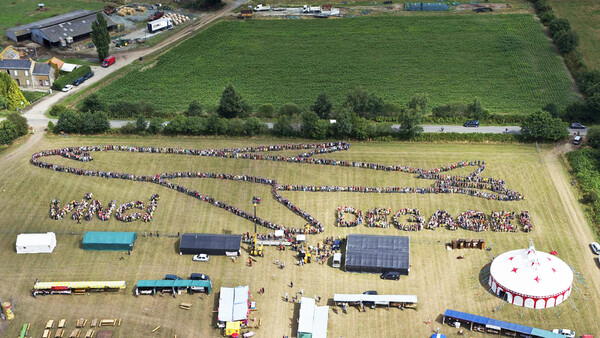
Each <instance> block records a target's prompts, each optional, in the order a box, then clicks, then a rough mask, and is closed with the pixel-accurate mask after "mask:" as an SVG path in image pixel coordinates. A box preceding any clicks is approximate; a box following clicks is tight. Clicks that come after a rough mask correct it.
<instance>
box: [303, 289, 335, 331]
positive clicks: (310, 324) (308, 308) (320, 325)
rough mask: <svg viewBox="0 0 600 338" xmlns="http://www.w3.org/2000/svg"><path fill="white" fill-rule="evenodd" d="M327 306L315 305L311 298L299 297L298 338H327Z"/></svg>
mask: <svg viewBox="0 0 600 338" xmlns="http://www.w3.org/2000/svg"><path fill="white" fill-rule="evenodd" d="M328 319H329V306H316V304H315V300H314V299H313V298H307V297H302V298H301V299H300V317H299V318H298V338H327V323H328Z"/></svg>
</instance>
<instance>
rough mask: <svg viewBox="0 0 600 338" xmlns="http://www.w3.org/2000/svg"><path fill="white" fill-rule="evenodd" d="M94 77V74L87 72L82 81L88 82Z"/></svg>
mask: <svg viewBox="0 0 600 338" xmlns="http://www.w3.org/2000/svg"><path fill="white" fill-rule="evenodd" d="M93 76H94V72H89V73H87V74H85V75H84V76H83V78H84V79H86V80H89V79H91V78H92V77H93Z"/></svg>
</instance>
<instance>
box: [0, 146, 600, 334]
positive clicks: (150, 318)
mask: <svg viewBox="0 0 600 338" xmlns="http://www.w3.org/2000/svg"><path fill="white" fill-rule="evenodd" d="M292 142H302V141H301V140H297V141H295V140H286V141H285V142H282V141H281V140H276V139H251V140H248V139H221V138H166V137H157V138H143V139H141V138H139V137H111V136H100V137H97V136H96V137H76V136H75V137H73V136H71V137H69V138H63V137H59V136H46V137H45V138H43V139H42V140H41V141H40V142H39V143H38V144H36V145H35V146H34V147H31V146H29V145H28V144H24V145H21V146H20V147H19V148H17V149H15V150H14V152H13V151H8V152H4V153H3V154H0V173H4V175H0V191H1V193H0V213H1V214H2V217H1V218H0V229H2V230H1V231H2V234H3V235H2V236H1V237H0V260H1V261H2V262H3V274H2V280H1V281H0V287H1V288H2V290H3V295H4V298H3V300H4V301H6V300H11V301H12V302H13V304H14V306H15V314H16V319H15V320H14V321H13V322H11V323H10V324H9V325H8V326H5V323H2V324H0V325H3V326H0V335H3V336H7V337H13V336H17V335H18V331H19V330H20V327H21V325H22V324H23V323H27V322H30V323H32V330H33V331H32V332H33V333H32V335H33V336H39V335H41V332H42V327H43V324H44V323H45V322H46V320H48V319H55V320H58V319H60V318H67V320H68V321H71V322H75V320H76V319H77V318H80V317H86V318H120V319H122V324H121V326H120V327H116V328H114V329H115V331H116V336H117V337H141V336H146V335H150V333H151V331H152V330H153V329H154V328H156V327H157V326H159V325H160V326H161V328H160V329H159V330H158V331H156V332H155V333H154V336H162V337H173V336H174V335H177V336H178V337H218V336H221V332H219V331H217V330H216V329H214V328H213V326H214V323H215V320H216V315H215V314H214V312H213V311H214V310H216V304H217V302H218V290H219V288H220V287H221V286H236V285H250V290H251V291H252V294H253V300H254V301H256V305H257V308H258V311H257V312H253V314H252V317H258V318H260V319H261V320H262V326H261V327H260V328H259V329H254V330H255V331H257V336H261V337H263V336H264V337H276V336H282V335H289V336H293V335H295V333H296V332H295V329H296V326H297V324H296V318H297V315H298V309H299V306H298V304H291V303H285V302H284V301H283V299H282V298H283V297H284V295H285V294H286V293H289V294H290V296H293V295H294V293H295V292H298V291H299V290H301V289H302V290H303V291H304V294H305V295H306V296H309V297H312V296H313V295H314V294H316V295H319V296H321V297H322V298H323V300H324V301H326V302H329V301H330V299H331V298H332V297H333V294H334V293H362V292H363V291H366V290H378V291H379V293H380V294H414V295H417V296H418V300H419V302H418V309H417V310H411V309H406V310H404V311H402V310H399V309H389V310H386V309H383V308H378V309H375V310H373V309H367V311H366V312H359V311H357V310H356V309H355V308H352V307H351V308H350V309H349V311H348V313H343V312H342V310H341V309H340V308H336V309H334V308H333V307H332V308H331V309H330V310H329V330H328V331H329V335H330V336H331V337H337V336H344V337H348V336H359V337H373V338H375V337H381V336H383V335H386V334H387V335H389V334H390V333H392V335H393V336H397V337H414V336H426V335H428V334H431V332H432V330H434V329H435V328H436V327H438V326H439V327H441V328H442V332H443V333H445V334H447V335H448V336H450V337H455V336H456V330H455V329H451V328H450V327H448V326H446V325H442V324H440V323H439V322H438V320H439V319H440V314H442V313H443V312H444V310H445V309H447V308H449V309H454V310H459V311H464V312H470V313H474V314H478V315H482V316H488V317H491V318H496V319H501V320H506V321H509V322H515V323H519V324H523V325H531V326H535V327H539V328H542V329H546V330H551V329H553V328H557V327H568V328H572V329H574V330H576V331H577V333H593V332H600V324H598V321H597V320H596V318H597V317H598V314H600V304H598V303H597V302H595V301H590V300H594V299H598V297H599V296H600V278H599V277H600V276H599V271H598V268H597V266H596V265H595V263H594V260H593V255H592V254H591V252H590V250H589V248H588V247H587V243H588V242H589V241H591V238H592V235H591V231H590V229H589V227H588V225H587V223H586V222H585V219H584V218H583V216H582V215H581V208H580V207H579V206H577V205H575V204H572V201H575V202H574V203H576V200H575V198H574V197H573V196H572V194H573V191H572V189H573V188H571V187H570V185H568V180H569V178H568V176H567V173H566V171H565V170H564V169H563V167H562V164H561V163H560V160H559V158H558V157H557V152H556V150H555V149H554V148H552V147H550V146H541V149H540V150H539V151H538V150H537V149H536V147H535V146H534V145H519V144H510V145H494V144H491V145H482V144H479V145H465V144H453V143H448V144H434V143H416V144H415V143H399V142H388V143H374V142H371V143H361V142H355V143H352V144H351V146H350V149H349V150H347V151H341V152H335V153H331V154H323V155H316V156H315V158H332V159H337V160H341V161H366V162H374V163H381V164H385V165H393V164H404V165H408V166H414V167H423V168H434V167H439V166H442V165H445V164H449V163H452V162H457V161H461V160H485V162H486V168H485V170H484V171H483V172H482V174H481V175H482V176H485V177H495V178H501V179H504V180H506V188H507V189H513V190H516V191H518V192H520V193H522V194H523V195H524V196H525V199H524V200H521V201H512V202H501V201H493V200H487V199H483V198H477V197H470V196H466V195H458V194H456V195H454V194H357V193H341V192H340V193H323V192H320V193H317V192H289V191H283V192H281V194H282V195H283V196H284V197H285V198H287V199H289V200H290V201H293V203H294V204H296V205H297V206H298V207H300V208H302V209H304V210H305V211H307V212H309V213H310V214H311V215H313V216H314V217H315V218H316V219H318V220H320V221H321V222H322V223H323V224H324V226H325V231H324V233H322V234H320V235H315V236H309V243H311V245H314V243H316V242H317V241H318V240H322V239H324V238H325V237H329V236H334V237H337V236H345V235H347V234H351V233H362V234H380V235H401V236H409V237H410V242H411V248H410V255H411V257H410V264H411V270H410V274H409V276H407V277H404V276H403V277H401V279H400V281H397V282H396V281H384V280H380V278H379V275H376V274H358V273H345V272H343V271H341V270H339V269H334V268H332V267H330V266H326V265H320V264H318V263H311V264H308V265H305V266H303V267H299V266H296V265H295V264H294V261H295V259H296V258H295V257H293V253H292V252H291V251H289V250H288V251H278V250H276V249H274V248H266V249H265V257H264V258H260V257H259V258H256V262H255V263H254V264H253V266H252V267H248V266H247V265H246V264H245V263H246V262H247V260H248V253H247V252H245V251H244V252H243V253H242V256H241V258H240V259H239V260H238V261H237V262H235V263H234V262H232V261H231V260H230V259H229V258H227V257H218V256H212V257H211V258H210V262H208V263H199V262H192V259H191V257H190V256H185V255H184V256H180V255H179V254H178V252H177V245H178V241H177V239H176V238H173V237H170V236H169V235H170V234H175V233H178V232H181V233H183V232H207V233H233V234H241V233H245V232H252V229H253V224H252V223H251V222H250V221H247V220H244V219H242V218H240V217H236V216H235V215H233V214H232V213H230V212H227V211H225V210H223V209H220V208H216V207H215V206H212V205H211V204H209V203H204V202H201V201H198V200H197V199H195V198H192V197H189V196H185V195H184V194H182V193H179V192H177V191H175V190H172V189H167V188H165V187H161V186H159V185H156V184H151V183H143V182H132V181H128V180H120V179H119V180H113V179H105V178H98V177H85V176H78V175H73V174H68V173H63V172H56V171H52V170H45V169H41V168H38V167H36V166H33V165H31V164H29V162H28V160H29V158H30V156H31V155H32V154H33V153H34V152H37V151H42V150H45V149H56V148H63V147H66V146H76V145H100V144H111V145H118V144H122V145H139V146H156V147H181V148H189V149H207V148H235V147H242V146H250V145H268V144H282V143H292ZM280 153H281V154H283V155H286V156H289V155H292V154H296V153H298V152H294V151H291V150H286V151H281V152H280ZM275 154H277V152H275ZM92 156H93V161H92V162H76V161H73V160H68V159H66V158H63V157H59V156H50V157H47V158H45V159H44V161H48V162H50V163H57V164H62V165H68V166H74V167H77V168H84V169H90V170H104V171H117V172H128V173H135V174H139V175H154V174H156V173H161V172H173V171H202V172H225V173H231V174H240V175H243V174H247V175H255V176H259V177H265V178H272V179H276V180H278V181H279V182H280V183H285V184H305V185H365V186H389V185H398V186H429V185H430V184H431V183H432V182H431V181H428V180H420V179H417V178H416V177H415V175H414V174H409V173H400V172H386V171H371V170H365V169H360V168H351V167H338V166H315V165H308V164H297V163H284V162H271V161H250V160H244V159H224V158H216V157H194V156H182V155H175V154H147V153H145V154H139V153H131V152H123V151H120V152H93V153H92ZM469 171H470V170H469V169H458V170H456V171H454V172H452V173H453V174H466V173H467V172H469ZM8 173H11V174H10V175H9V174H8ZM172 181H173V182H174V183H177V184H181V185H183V186H186V187H189V188H190V189H195V190H198V191H200V192H202V193H204V194H207V195H210V196H213V197H215V198H216V199H218V200H222V201H224V202H226V203H230V204H232V205H234V206H236V207H238V208H241V209H243V210H246V211H249V212H251V211H252V204H251V200H252V196H260V197H262V203H261V205H260V206H259V207H258V216H259V217H261V218H263V219H268V220H271V221H274V222H278V223H281V224H284V225H286V226H291V227H302V226H303V225H304V223H305V221H304V220H303V219H302V218H300V217H298V216H295V215H294V214H293V213H292V212H290V211H289V210H288V209H287V208H285V207H283V206H282V205H281V204H279V203H277V202H276V201H275V200H274V199H273V197H272V195H271V192H270V188H269V187H268V186H265V185H258V184H252V183H248V182H239V181H228V180H194V179H188V178H180V179H173V180H172ZM88 192H92V193H93V194H94V198H95V199H99V200H101V201H103V202H104V203H107V202H108V201H111V200H116V201H117V204H121V203H126V202H128V201H136V200H142V201H146V202H147V201H148V199H149V198H150V196H151V195H153V194H160V200H159V201H158V207H157V209H156V212H155V214H154V220H153V221H152V222H150V223H143V222H140V221H138V222H132V223H124V222H120V221H117V220H115V219H114V218H111V219H110V220H109V221H106V222H102V221H100V220H99V219H97V218H94V219H93V220H92V221H89V222H88V221H85V220H84V221H83V222H82V223H81V224H78V223H77V222H76V221H75V220H72V219H71V218H70V217H65V218H64V219H62V220H52V219H50V217H49V206H50V202H51V201H52V199H54V198H58V199H60V201H61V203H65V202H67V201H70V200H73V199H75V200H78V199H81V198H82V197H83V196H84V194H85V193H88ZM569 196H571V197H569ZM339 206H353V207H355V208H358V209H360V210H364V211H366V210H367V209H370V208H373V207H386V208H391V209H392V210H399V209H401V208H418V209H420V211H421V213H422V214H423V215H425V216H426V217H429V216H430V215H431V214H433V213H434V212H435V211H436V210H438V209H445V210H447V211H448V212H449V213H450V214H451V215H452V216H453V217H456V216H457V215H458V214H459V213H461V212H463V211H466V210H479V211H483V212H485V213H488V214H489V213H490V212H491V211H500V210H508V211H515V212H517V213H518V212H520V211H521V210H529V212H530V214H531V219H532V224H533V232H531V233H523V232H518V233H496V232H490V231H488V232H482V233H474V232H469V231H466V230H462V229H459V230H456V231H449V230H446V229H437V230H435V231H432V230H422V231H420V232H403V231H399V230H397V229H395V228H394V227H391V228H369V227H366V226H364V225H363V226H357V227H350V228H347V227H345V228H344V227H336V226H335V217H336V216H335V211H336V210H337V208H338V207H339ZM46 231H54V232H56V233H57V243H58V244H57V247H56V249H55V251H54V253H52V254H45V255H16V254H15V252H14V250H15V246H14V245H15V238H16V235H17V234H18V233H23V232H46ZM84 231H135V232H138V240H137V241H136V244H135V247H134V250H133V251H132V253H131V255H127V254H120V253H116V252H88V251H83V250H81V248H80V243H81V239H82V234H83V232H84ZM150 231H152V232H157V231H159V232H160V234H161V236H160V237H144V236H143V235H142V234H143V233H144V232H150ZM259 231H261V232H264V231H265V229H264V228H260V227H259ZM455 238H481V239H484V240H485V242H486V247H488V248H491V251H485V250H472V249H471V250H466V249H463V250H458V251H447V250H446V248H445V246H444V243H447V242H449V241H450V240H452V239H455ZM530 238H531V239H533V241H534V243H535V245H536V249H538V250H540V251H546V252H550V251H551V250H556V251H557V252H558V255H559V257H560V258H561V259H563V260H564V261H565V262H567V263H568V264H570V265H571V266H572V267H573V269H574V270H575V271H576V272H577V274H576V275H577V278H576V280H575V281H574V290H573V293H572V295H571V296H570V298H569V300H568V301H566V302H564V303H563V304H561V305H559V306H557V307H556V308H553V309H547V310H536V311H534V310H530V309H525V308H521V307H516V306H511V305H509V304H506V303H504V302H503V301H502V300H500V299H499V298H497V297H495V296H493V295H492V294H490V293H489V292H487V285H486V276H487V275H486V273H487V272H486V271H487V270H486V264H487V263H489V262H490V261H491V260H492V257H494V256H498V255H499V254H501V253H503V252H505V251H508V250H514V249H520V248H525V247H527V245H528V243H529V239H530ZM458 255H461V256H464V257H465V259H462V260H457V259H456V257H457V256H458ZM120 256H121V257H123V258H122V259H120ZM276 259H278V260H279V261H281V262H286V263H287V267H286V268H285V269H283V270H282V269H279V268H277V266H276V265H275V264H274V261H275V260H276ZM192 272H201V273H206V274H207V275H209V276H210V277H211V279H212V281H213V289H214V293H213V294H211V295H210V296H206V295H202V296H198V295H194V296H190V295H180V296H178V297H177V298H173V297H171V296H165V297H161V296H158V295H157V296H154V297H150V296H140V297H134V296H133V295H132V294H131V290H132V288H133V286H134V285H135V283H136V282H137V281H138V280H140V279H161V278H162V277H163V276H164V275H165V274H166V273H173V274H177V275H179V276H182V277H186V276H188V275H189V274H190V273H192ZM36 278H38V279H40V281H52V280H125V281H126V282H127V290H125V292H124V293H115V294H91V295H89V296H81V297H78V296H75V295H70V296H68V295H64V296H59V295H57V296H46V297H39V296H38V297H37V298H33V297H31V295H30V291H31V287H32V285H33V283H34V281H35V279H36ZM290 281H293V282H294V288H290V287H289V283H290ZM263 287H264V288H265V293H264V294H259V293H258V290H259V289H260V288H263ZM181 302H188V303H191V304H193V306H192V307H191V309H190V310H189V311H186V310H180V309H179V308H178V306H179V304H180V303H181ZM322 303H323V302H322ZM329 305H332V304H331V303H330V304H329ZM429 318H430V319H431V320H432V324H430V325H428V324H425V323H424V322H425V321H427V319H429ZM181 323H185V325H181ZM473 335H474V336H478V335H476V334H473Z"/></svg>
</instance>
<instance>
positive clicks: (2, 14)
mask: <svg viewBox="0 0 600 338" xmlns="http://www.w3.org/2000/svg"><path fill="white" fill-rule="evenodd" d="M39 3H40V1H37V0H3V1H0V22H1V23H2V24H1V25H0V34H1V35H2V37H5V35H4V31H5V30H7V29H9V28H12V27H15V26H19V25H25V24H28V23H31V22H34V21H38V20H42V19H47V18H49V17H52V16H56V15H59V14H64V13H67V12H70V11H74V10H76V9H89V10H98V9H102V8H104V6H106V3H105V2H103V1H100V0H52V1H48V2H44V6H45V8H46V11H37V10H36V9H37V8H38V4H39Z"/></svg>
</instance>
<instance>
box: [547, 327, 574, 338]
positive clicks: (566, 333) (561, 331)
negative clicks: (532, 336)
mask: <svg viewBox="0 0 600 338" xmlns="http://www.w3.org/2000/svg"><path fill="white" fill-rule="evenodd" d="M552 332H553V333H558V334H562V335H563V336H565V337H567V338H575V332H573V331H571V330H567V329H554V330H552Z"/></svg>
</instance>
